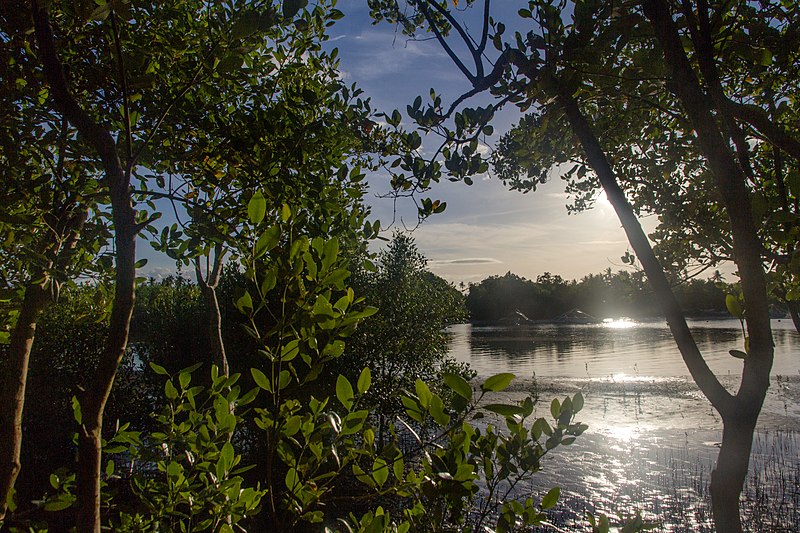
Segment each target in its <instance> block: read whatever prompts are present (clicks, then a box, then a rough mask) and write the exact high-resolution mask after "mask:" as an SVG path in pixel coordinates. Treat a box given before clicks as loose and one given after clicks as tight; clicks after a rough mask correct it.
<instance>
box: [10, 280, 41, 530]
mask: <svg viewBox="0 0 800 533" xmlns="http://www.w3.org/2000/svg"><path fill="white" fill-rule="evenodd" d="M48 281H49V280H48V279H46V278H45V279H43V280H40V281H38V282H31V283H29V284H28V286H27V287H26V288H25V298H24V299H23V301H22V307H21V308H20V313H19V318H18V319H17V324H16V325H15V326H14V331H13V332H12V333H11V342H10V345H9V365H8V368H7V369H6V371H5V376H4V377H5V379H4V380H3V388H2V392H0V520H3V518H4V517H5V515H6V511H7V502H8V497H9V495H10V494H11V492H12V490H13V488H14V483H15V482H16V480H17V476H18V475H19V471H20V468H21V464H20V451H21V449H22V412H23V408H24V405H25V386H26V384H27V380H28V362H29V361H30V355H31V347H32V346H33V339H34V336H35V334H36V322H37V320H38V319H39V316H40V315H41V314H42V311H44V309H45V308H46V307H47V304H48V303H49V302H50V291H49V290H48Z"/></svg>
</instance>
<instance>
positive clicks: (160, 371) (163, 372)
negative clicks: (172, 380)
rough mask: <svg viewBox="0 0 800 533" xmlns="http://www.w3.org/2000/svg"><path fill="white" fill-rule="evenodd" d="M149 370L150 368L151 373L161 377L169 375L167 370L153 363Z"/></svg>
mask: <svg viewBox="0 0 800 533" xmlns="http://www.w3.org/2000/svg"><path fill="white" fill-rule="evenodd" d="M150 368H152V369H153V372H155V373H156V374H159V375H162V376H168V375H169V372H167V370H166V369H165V368H164V367H163V366H161V365H157V364H155V363H150Z"/></svg>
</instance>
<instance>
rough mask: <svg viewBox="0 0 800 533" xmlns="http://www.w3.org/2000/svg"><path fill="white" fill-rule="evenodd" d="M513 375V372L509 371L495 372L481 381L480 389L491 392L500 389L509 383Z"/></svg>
mask: <svg viewBox="0 0 800 533" xmlns="http://www.w3.org/2000/svg"><path fill="white" fill-rule="evenodd" d="M515 377H516V376H515V375H514V374H509V373H502V374H495V375H494V376H492V377H490V378H489V379H487V380H486V381H484V382H483V385H481V389H482V390H484V391H492V392H498V391H501V390H503V389H505V388H506V387H508V386H509V385H510V384H511V380H513V379H514V378H515Z"/></svg>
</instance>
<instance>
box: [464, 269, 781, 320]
mask: <svg viewBox="0 0 800 533" xmlns="http://www.w3.org/2000/svg"><path fill="white" fill-rule="evenodd" d="M673 290H674V292H675V296H676V298H677V300H678V302H679V303H680V305H681V308H682V309H684V310H685V312H686V313H687V315H703V314H704V313H705V314H707V313H714V314H722V313H724V312H725V294H726V291H730V290H732V289H731V286H730V285H728V284H725V283H723V282H721V281H719V278H717V279H707V280H700V279H690V280H686V281H683V282H682V283H680V284H677V285H675V286H674V287H673ZM776 304H777V302H776ZM467 307H468V308H469V311H470V318H471V319H472V320H476V321H490V322H494V321H499V320H503V319H507V318H508V317H509V310H511V311H512V312H513V311H519V312H521V313H522V314H524V315H525V316H526V317H527V318H529V319H531V320H542V319H543V320H548V319H551V318H554V317H556V316H558V315H560V314H562V313H565V312H567V311H568V310H570V309H574V308H579V309H581V310H583V311H585V312H587V313H589V314H590V315H593V316H596V317H598V318H605V317H620V316H625V317H631V318H649V317H653V316H658V315H659V314H660V313H661V309H660V308H659V306H658V302H656V301H654V299H653V293H652V290H651V289H650V287H649V286H648V285H647V280H646V278H645V276H644V273H643V272H638V271H637V272H630V271H627V270H620V271H617V272H612V271H611V269H608V270H606V271H605V272H603V273H600V274H589V275H586V276H584V277H583V278H581V279H580V280H571V281H567V280H564V279H563V278H562V277H561V276H558V275H553V274H550V273H549V272H545V273H544V274H542V275H540V276H538V277H537V278H536V281H531V280H527V279H525V278H521V277H519V276H517V275H515V274H513V273H511V272H509V273H507V274H505V275H503V276H491V277H489V278H486V279H484V280H483V281H481V282H479V283H473V284H470V285H469V293H468V294H467Z"/></svg>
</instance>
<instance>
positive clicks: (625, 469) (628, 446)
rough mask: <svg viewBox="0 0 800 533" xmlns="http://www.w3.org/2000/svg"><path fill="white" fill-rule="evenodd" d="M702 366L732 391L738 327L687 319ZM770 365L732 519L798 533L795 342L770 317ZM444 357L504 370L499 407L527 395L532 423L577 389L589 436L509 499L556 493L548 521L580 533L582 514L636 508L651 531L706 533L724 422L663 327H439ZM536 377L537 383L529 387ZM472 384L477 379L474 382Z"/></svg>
mask: <svg viewBox="0 0 800 533" xmlns="http://www.w3.org/2000/svg"><path fill="white" fill-rule="evenodd" d="M689 327H690V328H691V329H692V332H693V334H694V337H695V340H696V342H697V344H698V346H699V348H700V350H701V352H702V353H703V354H704V356H705V358H706V361H708V364H709V366H710V367H711V369H712V370H713V371H714V372H715V373H716V374H717V375H718V376H719V377H720V381H721V382H722V383H723V385H724V386H726V387H727V388H728V389H729V390H731V391H735V390H736V388H737V387H738V382H739V378H738V375H740V374H741V371H742V364H743V363H742V361H741V360H739V359H736V358H734V357H732V356H731V355H730V354H729V353H728V350H731V349H738V350H743V347H744V342H743V338H744V337H743V334H742V331H741V328H740V325H739V322H738V321H737V320H694V321H690V322H689ZM772 328H773V337H774V341H775V363H774V366H773V371H772V376H773V378H772V383H771V387H770V390H769V393H768V395H767V398H766V401H765V404H764V408H763V410H762V414H761V417H760V418H759V430H758V432H757V434H756V438H755V442H754V446H753V453H752V456H751V464H750V474H749V476H748V480H747V482H746V486H745V490H744V494H743V500H742V515H743V520H744V522H745V529H746V530H748V531H770V532H793V531H800V433H798V428H800V334H798V333H797V332H796V331H795V330H794V328H793V325H792V323H791V321H790V320H780V321H778V320H773V321H772ZM449 331H450V333H451V344H450V356H451V357H453V358H455V359H457V360H459V361H463V362H467V363H469V364H470V366H471V367H472V369H473V370H475V371H476V372H477V373H478V375H479V376H481V377H486V376H489V375H492V374H496V373H499V372H512V373H514V374H516V375H517V377H518V379H517V380H515V383H516V385H515V384H512V387H511V388H510V389H509V391H508V392H505V393H503V394H505V395H506V397H504V398H500V400H502V401H510V402H513V401H518V399H519V398H521V397H522V395H524V394H526V393H528V392H530V391H532V390H536V391H537V392H538V393H539V394H540V395H541V398H542V402H541V403H540V404H539V405H538V406H537V409H536V412H537V415H536V416H545V417H549V414H548V413H549V407H548V406H549V401H550V400H551V399H552V398H553V397H556V396H561V397H563V396H564V394H565V393H567V394H573V393H574V392H575V391H576V390H582V391H583V394H584V396H585V398H586V405H585V407H584V410H583V411H582V412H581V413H580V414H579V415H578V419H579V420H581V421H584V422H587V423H588V424H589V430H588V431H587V432H586V433H585V434H584V435H583V436H582V437H581V438H579V439H578V440H577V441H576V442H575V443H574V444H573V445H572V446H569V447H562V448H559V449H556V450H554V451H553V453H552V454H549V455H548V457H547V458H546V460H545V461H544V463H543V466H544V470H543V471H542V472H540V473H539V474H538V475H537V476H536V478H535V480H534V481H533V482H532V483H531V485H530V486H528V487H526V488H524V489H522V490H521V491H520V492H521V494H519V496H522V497H526V496H528V495H532V496H533V497H534V498H540V497H541V496H542V495H543V494H544V492H546V491H547V490H548V489H549V488H550V487H553V486H561V487H562V491H563V492H562V498H561V502H560V503H559V505H558V506H557V507H556V508H555V509H553V511H552V512H551V513H550V516H551V519H552V520H553V521H554V522H556V523H558V524H560V525H561V527H565V528H566V530H569V531H587V530H588V529H587V526H586V521H585V520H584V518H583V510H584V509H587V510H591V511H593V512H597V511H601V512H605V513H608V514H609V515H611V516H614V515H616V514H618V513H619V514H625V515H629V514H630V513H632V512H634V511H636V510H638V511H640V512H642V514H643V516H644V517H645V518H646V519H647V520H649V521H652V522H653V523H655V524H658V526H657V528H656V530H657V531H668V532H687V533H688V532H691V533H696V532H711V531H713V522H712V519H711V508H710V498H709V493H708V481H709V478H710V475H711V470H712V469H713V465H714V462H715V459H716V456H717V453H718V452H719V448H718V446H719V441H720V439H721V434H720V433H721V431H720V430H721V428H722V423H721V420H720V419H719V416H718V415H717V413H716V412H715V411H714V410H713V409H712V408H711V406H710V405H709V404H708V401H707V400H706V399H705V398H704V397H703V395H702V393H700V391H699V390H697V386H696V385H695V384H694V382H693V381H692V379H691V377H690V376H689V374H688V371H687V370H686V366H685V365H684V363H683V361H682V359H681V356H680V353H679V352H678V350H677V348H676V346H675V342H674V341H673V339H672V336H671V334H670V332H669V329H668V328H667V325H666V323H664V322H647V323H624V324H623V323H616V324H601V325H533V326H526V327H505V328H500V327H473V326H471V325H469V324H460V325H456V326H453V327H451V328H450V329H449ZM533 378H535V379H533ZM478 381H481V378H480V377H479V378H478Z"/></svg>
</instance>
